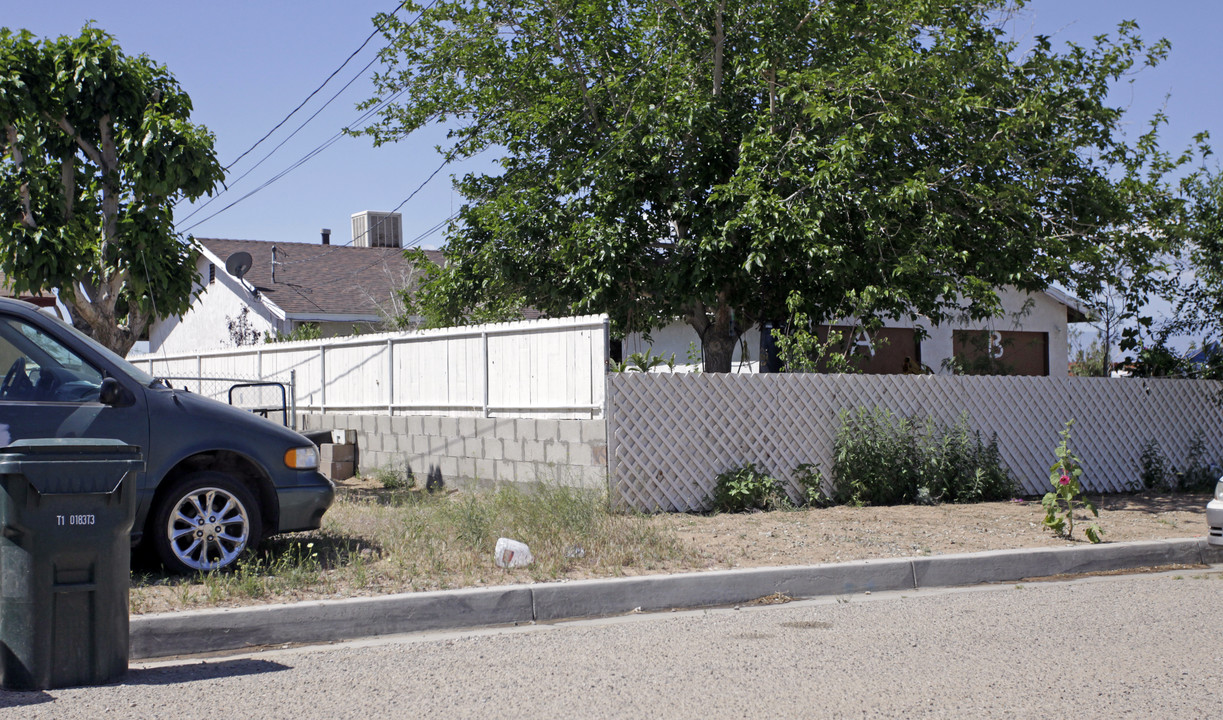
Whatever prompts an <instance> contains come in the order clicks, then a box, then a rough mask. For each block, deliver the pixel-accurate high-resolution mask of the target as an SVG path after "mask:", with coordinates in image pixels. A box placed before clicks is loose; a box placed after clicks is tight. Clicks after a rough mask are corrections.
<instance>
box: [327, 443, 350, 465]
mask: <svg viewBox="0 0 1223 720" xmlns="http://www.w3.org/2000/svg"><path fill="white" fill-rule="evenodd" d="M356 456H357V452H356V448H355V447H353V446H352V445H337V444H334V443H323V444H322V445H320V446H319V460H320V462H323V463H332V462H347V463H350V462H352V461H353V460H355V459H356Z"/></svg>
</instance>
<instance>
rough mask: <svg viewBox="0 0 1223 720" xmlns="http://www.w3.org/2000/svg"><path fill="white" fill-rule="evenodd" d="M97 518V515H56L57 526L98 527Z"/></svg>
mask: <svg viewBox="0 0 1223 720" xmlns="http://www.w3.org/2000/svg"><path fill="white" fill-rule="evenodd" d="M97 521H98V519H97V516H95V515H67V516H64V515H56V516H55V524H56V525H96V524H97Z"/></svg>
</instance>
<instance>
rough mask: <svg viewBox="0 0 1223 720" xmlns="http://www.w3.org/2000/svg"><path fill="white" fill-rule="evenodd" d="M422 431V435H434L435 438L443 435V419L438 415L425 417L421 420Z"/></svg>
mask: <svg viewBox="0 0 1223 720" xmlns="http://www.w3.org/2000/svg"><path fill="white" fill-rule="evenodd" d="M420 431H421V434H422V435H432V436H434V437H436V436H438V435H441V434H442V418H440V417H438V416H437V415H425V416H423V417H421V419H420Z"/></svg>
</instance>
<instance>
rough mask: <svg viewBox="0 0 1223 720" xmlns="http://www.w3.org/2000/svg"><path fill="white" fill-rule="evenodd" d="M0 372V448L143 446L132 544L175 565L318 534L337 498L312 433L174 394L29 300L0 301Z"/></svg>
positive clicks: (207, 562)
mask: <svg viewBox="0 0 1223 720" xmlns="http://www.w3.org/2000/svg"><path fill="white" fill-rule="evenodd" d="M0 372H3V373H4V378H3V381H2V382H0V445H5V444H7V443H9V442H11V441H12V440H20V439H27V438H29V439H41V438H77V437H79V438H114V439H117V440H121V441H123V442H125V443H128V444H130V445H138V446H140V448H142V450H143V452H144V459H145V472H144V473H142V474H141V476H140V477H139V478H138V482H137V487H138V494H137V507H136V521H135V524H134V525H133V526H132V542H133V544H134V545H137V544H140V545H143V546H144V547H147V548H148V549H151V550H153V551H155V552H156V553H157V555H158V557H160V559H161V561H162V562H163V563H164V564H165V565H166V567H168V568H169V569H171V570H175V571H179V572H195V571H201V570H216V569H220V568H225V567H229V566H231V565H233V563H234V562H235V561H236V560H237V559H238V557H239V556H241V555H242V553H243V552H246V551H249V550H252V549H254V548H255V547H256V546H257V545H258V544H259V542H260V540H262V539H263V538H265V537H267V536H269V535H272V534H275V533H282V532H290V531H295V530H313V529H316V528H318V527H319V526H320V524H321V523H322V520H323V513H324V512H326V510H327V508H328V507H330V506H331V502H332V500H333V499H334V497H335V486H334V485H332V484H331V481H329V480H328V479H327V478H325V477H323V475H322V474H320V473H319V471H318V466H319V456H318V449H317V448H316V447H315V445H314V444H313V443H311V442H310V441H309V440H307V439H306V438H305V437H303V436H301V435H299V434H297V433H295V432H293V431H292V430H289V429H287V428H285V427H282V426H280V425H277V424H275V423H273V422H271V421H269V420H267V419H264V418H262V417H259V416H256V415H253V414H251V413H249V412H246V411H244V410H240V409H238V408H234V407H230V406H229V405H225V404H223V403H219V402H216V401H213V400H209V399H207V398H202V397H199V396H198V395H195V394H192V393H189V392H186V391H183V390H176V389H173V388H171V387H169V386H168V385H166V384H165V383H163V382H161V381H159V380H157V379H156V378H154V377H152V376H150V375H148V374H147V373H145V372H143V371H141V370H140V369H138V368H136V367H134V366H133V365H131V364H130V363H128V362H127V361H126V360H124V359H123V358H121V357H119V356H118V355H116V354H115V353H113V352H111V351H110V350H108V349H106V348H105V347H103V346H101V345H100V344H98V343H97V342H95V341H94V340H93V339H91V338H89V337H87V336H86V335H84V334H83V333H81V332H80V331H78V330H76V329H75V328H73V327H71V326H70V325H68V324H66V323H64V322H62V321H60V320H59V319H57V318H54V317H51V316H49V315H47V314H46V313H45V312H40V311H39V309H38V308H36V307H35V306H33V305H30V304H28V303H25V302H21V301H17V300H7V299H0Z"/></svg>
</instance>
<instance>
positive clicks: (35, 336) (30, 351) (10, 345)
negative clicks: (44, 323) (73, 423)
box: [0, 318, 103, 402]
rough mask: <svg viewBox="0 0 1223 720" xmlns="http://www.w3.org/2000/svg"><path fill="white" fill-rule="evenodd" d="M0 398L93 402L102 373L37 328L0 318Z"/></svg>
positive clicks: (21, 322)
mask: <svg viewBox="0 0 1223 720" xmlns="http://www.w3.org/2000/svg"><path fill="white" fill-rule="evenodd" d="M0 368H2V369H3V370H2V371H3V372H4V377H3V380H0V401H11V402H96V401H97V399H98V394H99V388H100V387H101V386H102V378H103V375H102V372H101V371H99V370H98V369H97V368H95V367H94V366H92V365H90V364H89V363H88V362H86V361H85V360H84V359H82V358H81V357H80V356H79V355H77V354H76V353H75V352H73V351H72V350H70V349H69V348H68V347H67V346H65V345H64V344H63V343H61V342H60V341H58V340H56V339H55V338H53V337H51V336H50V335H48V334H47V333H46V332H44V331H43V330H42V329H41V328H39V327H37V326H35V325H31V324H29V323H27V322H24V321H22V320H18V319H16V318H4V319H3V320H0Z"/></svg>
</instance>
